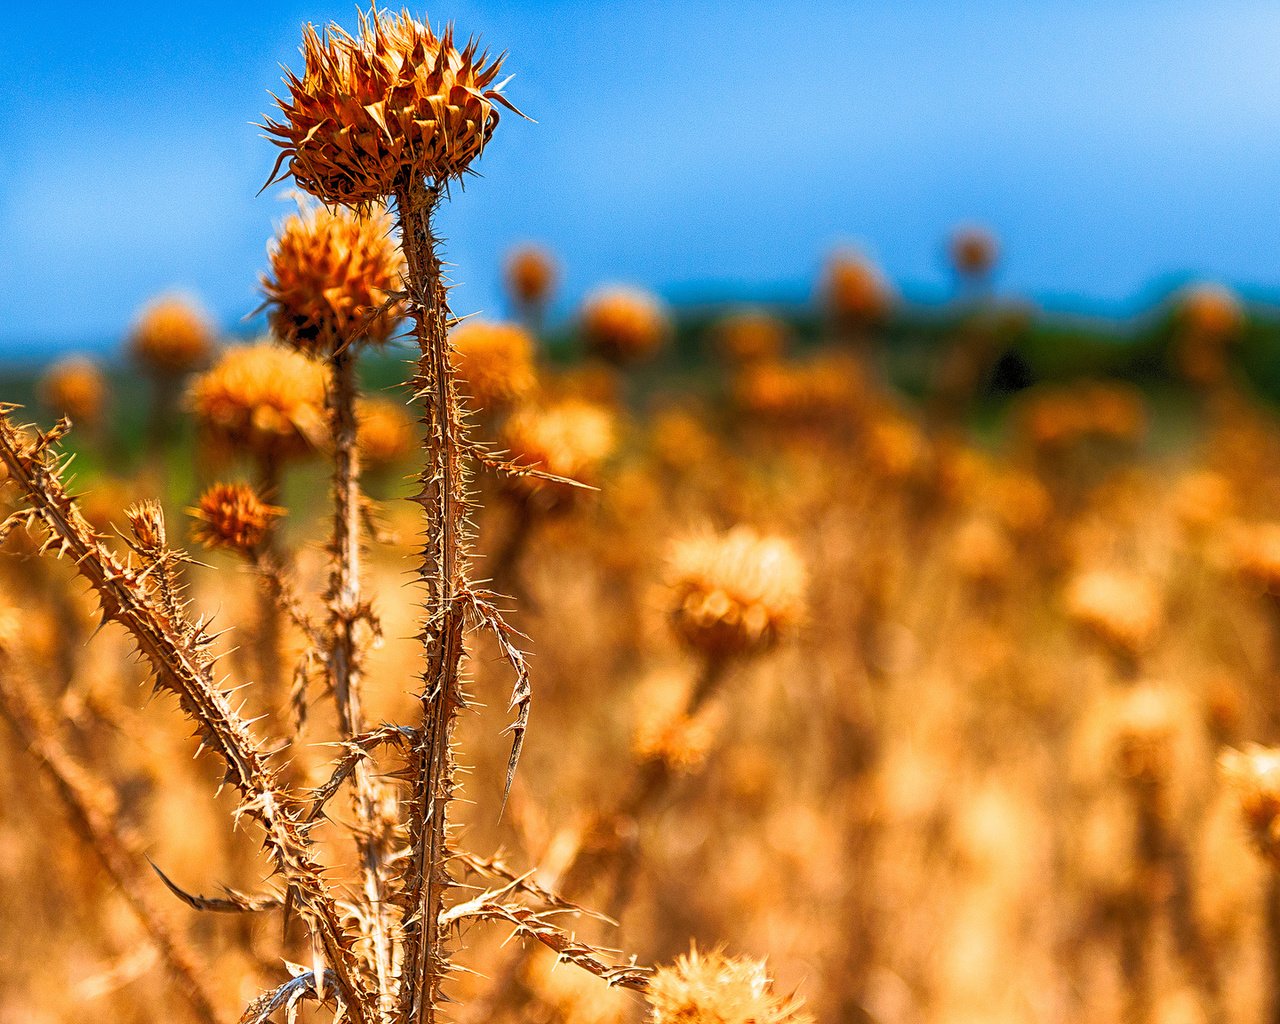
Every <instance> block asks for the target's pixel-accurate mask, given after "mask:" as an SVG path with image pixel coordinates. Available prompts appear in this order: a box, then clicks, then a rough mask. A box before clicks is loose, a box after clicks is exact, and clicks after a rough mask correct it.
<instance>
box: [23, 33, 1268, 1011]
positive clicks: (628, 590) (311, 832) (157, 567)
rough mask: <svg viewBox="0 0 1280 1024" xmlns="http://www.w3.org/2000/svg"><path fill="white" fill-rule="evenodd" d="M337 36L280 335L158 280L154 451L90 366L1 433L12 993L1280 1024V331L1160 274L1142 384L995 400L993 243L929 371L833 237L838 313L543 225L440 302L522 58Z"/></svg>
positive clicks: (323, 39) (289, 229)
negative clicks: (668, 297) (771, 301)
mask: <svg viewBox="0 0 1280 1024" xmlns="http://www.w3.org/2000/svg"><path fill="white" fill-rule="evenodd" d="M303 59H304V61H305V65H306V68H305V73H302V74H300V75H298V76H295V75H292V74H291V75H290V77H289V79H287V80H286V91H287V93H288V98H287V99H284V100H282V101H281V104H280V109H279V110H278V111H276V114H275V116H276V117H277V118H279V120H278V121H273V120H269V121H268V130H269V133H270V134H271V135H272V136H273V137H274V139H275V141H276V142H277V144H278V145H280V147H281V152H282V164H281V166H280V168H279V173H280V174H281V175H286V176H289V177H290V180H291V183H292V184H294V185H296V186H297V187H298V188H300V189H302V190H303V191H304V192H307V193H309V194H310V196H312V197H314V199H315V200H317V201H318V202H316V203H314V204H313V203H311V202H310V201H304V202H302V203H301V204H300V207H299V212H298V213H297V214H295V215H293V216H291V217H290V218H289V219H288V220H286V221H285V223H284V224H282V225H281V227H280V230H279V232H278V234H277V236H276V238H275V239H274V240H273V241H272V243H271V247H270V250H269V256H268V260H267V264H266V265H265V266H264V268H263V281H262V291H263V298H264V300H265V303H266V310H267V314H268V324H269V334H268V335H267V336H264V337H263V338H262V339H259V340H258V341H255V342H254V343H252V344H244V343H232V342H229V341H227V340H225V339H222V338H220V337H219V336H218V332H217V331H216V330H215V329H214V328H213V327H212V326H211V324H210V322H209V321H208V319H207V318H206V317H205V315H204V314H202V313H201V312H200V310H199V308H198V305H197V304H195V303H194V301H193V300H190V299H188V298H184V297H181V296H166V297H161V298H159V299H157V300H156V302H154V303H153V304H151V305H149V306H148V307H147V308H145V309H144V310H141V311H140V312H139V315H138V319H137V321H136V322H135V324H134V325H133V326H132V327H131V329H130V333H129V338H128V341H127V342H126V344H125V346H124V349H123V351H122V352H121V353H120V354H119V355H120V359H121V360H124V361H125V362H126V365H127V366H129V367H130V368H131V369H130V370H129V373H130V374H132V375H135V376H137V377H140V378H143V379H145V381H146V384H147V386H146V391H145V395H146V405H147V408H146V424H145V426H144V428H143V429H142V430H137V429H135V427H136V426H137V422H136V421H137V420H138V419H139V417H138V416H136V415H133V412H134V411H135V410H129V409H125V408H124V404H125V403H123V402H122V400H121V398H122V392H121V389H122V387H123V386H124V385H123V384H122V378H121V374H120V373H119V372H118V371H113V370H111V369H110V368H104V367H103V366H102V365H100V364H98V363H95V362H94V361H93V360H88V359H79V358H77V359H63V360H60V361H58V362H56V363H54V364H52V365H50V366H49V367H47V368H45V369H44V370H43V371H42V373H41V376H40V380H39V382H38V385H37V387H36V389H35V396H36V397H35V402H34V403H33V404H32V406H30V407H27V408H21V409H18V408H14V407H5V409H4V411H3V414H2V415H0V463H2V464H3V468H4V477H5V482H4V484H3V488H2V489H0V500H2V501H3V502H4V510H5V513H6V514H7V516H8V518H7V519H6V520H5V527H4V530H3V546H4V558H3V560H0V717H3V719H4V720H5V721H6V723H7V726H8V728H7V729H6V730H5V731H4V732H3V735H4V740H3V743H0V773H2V778H3V785H2V786H0V793H3V797H2V798H0V950H3V951H4V952H2V953H0V1024H19V1022H21V1024H27V1022H45V1021H50V1022H52V1021H62V1020H81V1019H99V1018H101V1019H109V1020H118V1021H124V1022H130V1021H139V1022H140V1021H157V1020H165V1021H167V1020H197V1021H203V1022H206V1024H210V1022H215V1021H236V1020H240V1021H244V1022H257V1024H264V1022H266V1021H268V1020H273V1021H286V1020H289V1021H292V1020H295V1019H296V1020H308V1021H309V1020H326V1021H328V1020H348V1021H351V1022H353V1024H364V1022H369V1024H383V1022H386V1024H391V1022H396V1024H410V1022H413V1024H417V1022H419V1021H426V1022H434V1021H436V1020H437V1019H439V1020H450V1021H458V1022H461V1024H482V1022H483V1024H489V1022H505V1021H510V1022H535V1024H551V1022H565V1024H614V1022H624V1021H640V1020H652V1021H654V1022H655V1024H802V1022H804V1021H807V1020H809V1019H813V1020H817V1021H822V1022H844V1021H848V1022H864V1021H869V1022H878V1024H909V1022H930V1024H934V1022H936V1024H968V1022H973V1024H977V1022H979V1021H981V1022H984V1024H1004V1022H1008V1024H1014V1022H1055V1024H1056V1022H1062V1024H1074V1022H1086V1021H1087V1022H1100V1021H1115V1022H1126V1024H1128V1022H1151V1024H1155V1022H1168V1024H1174V1022H1179V1024H1181V1022H1188V1024H1191V1022H1223V1024H1226V1022H1231V1024H1236V1022H1253V1021H1257V1022H1263V1021H1275V1020H1280V875H1278V874H1277V871H1280V747H1276V748H1273V747H1272V746H1271V745H1273V744H1280V699H1278V697H1277V694H1276V692H1275V684H1276V681H1277V677H1278V675H1280V485H1278V484H1277V479H1276V477H1275V474H1274V472H1272V467H1274V466H1275V465H1276V464H1277V461H1278V460H1280V422H1277V421H1276V419H1275V417H1274V415H1273V413H1272V411H1271V409H1270V407H1269V405H1268V404H1267V403H1266V402H1265V401H1263V400H1262V399H1260V398H1259V397H1258V395H1257V394H1256V393H1255V391H1254V390H1253V389H1252V387H1251V385H1250V383H1249V382H1248V379H1247V377H1246V375H1245V374H1243V373H1242V372H1241V365H1242V361H1243V360H1244V359H1245V358H1246V355H1247V354H1246V353H1245V352H1244V351H1243V348H1244V346H1243V344H1242V341H1243V340H1244V339H1247V338H1248V337H1250V332H1251V331H1254V330H1255V329H1256V326H1257V325H1256V321H1257V319H1258V316H1257V313H1256V311H1254V310H1250V309H1248V308H1246V307H1245V306H1244V305H1243V304H1241V302H1240V301H1239V300H1238V299H1237V298H1236V297H1235V296H1233V295H1232V294H1231V293H1229V292H1227V291H1226V290H1224V289H1221V288H1217V287H1214V286H1209V285H1201V286H1197V287H1193V288H1189V289H1187V290H1185V291H1184V292H1181V293H1179V294H1178V295H1177V296H1175V298H1174V299H1173V301H1172V302H1171V303H1170V304H1169V306H1168V308H1167V309H1166V310H1164V311H1163V312H1162V316H1163V317H1164V320H1163V321H1162V323H1163V327H1162V330H1164V331H1165V332H1166V334H1165V342H1166V343H1165V344H1164V346H1163V349H1162V359H1163V363H1162V370H1161V373H1162V374H1164V375H1165V377H1162V378H1161V379H1162V381H1163V380H1164V379H1165V378H1167V379H1168V380H1172V381H1176V382H1177V383H1176V385H1164V384H1162V387H1163V388H1165V390H1161V391H1159V394H1158V397H1157V398H1156V399H1154V400H1153V397H1152V396H1153V394H1155V391H1154V390H1153V389H1152V388H1146V389H1145V390H1144V389H1143V388H1140V387H1138V386H1137V385H1136V384H1135V383H1134V382H1133V381H1132V380H1120V379H1116V378H1114V377H1110V378H1109V377H1106V376H1104V375H1094V376H1090V377H1087V378H1080V379H1060V380H1056V381H1054V382H1052V383H1039V384H1033V385H1032V386H1030V387H1026V388H1023V389H1021V390H1019V391H1018V393H1017V394H1016V395H1014V396H1013V397H1012V398H1009V399H1007V400H1004V401H1002V402H1000V403H993V402H992V401H991V400H990V393H991V385H992V380H993V378H994V377H995V376H996V375H997V371H998V368H999V366H1000V365H1002V363H1004V362H1007V359H1008V358H1009V353H1010V352H1011V351H1013V350H1014V349H1016V345H1017V340H1016V339H1018V338H1021V337H1022V336H1023V335H1024V334H1025V332H1026V331H1027V330H1028V329H1029V328H1028V318H1031V319H1034V314H1032V313H1030V312H1028V311H1027V310H1025V309H1022V308H1021V307H1018V308H1015V307H1013V306H1011V305H1009V304H1006V303H1001V302H998V301H997V300H996V299H995V298H994V297H993V293H992V290H991V275H992V273H993V268H994V266H995V264H996V263H997V261H998V260H999V253H998V247H997V242H996V240H995V239H994V238H992V237H991V236H990V235H988V234H987V233H985V232H983V231H981V230H979V229H974V228H969V229H962V230H959V231H957V232H956V233H955V235H954V237H953V242H952V247H951V250H950V255H951V259H952V262H953V269H954V273H955V279H956V295H955V298H954V300H953V303H952V306H951V307H950V310H949V313H948V318H947V320H946V326H945V328H944V329H942V330H941V331H940V338H939V341H938V343H937V344H936V345H934V346H932V347H931V348H930V350H929V355H928V357H927V359H926V360H925V361H924V363H923V366H922V367H921V366H917V367H916V378H917V382H916V386H914V387H912V388H911V389H909V390H910V394H908V393H907V390H904V389H903V388H902V387H901V386H900V383H901V381H900V376H901V375H900V374H899V373H898V372H897V371H898V369H900V364H901V359H900V353H899V352H896V351H895V344H894V339H896V338H898V337H899V333H900V324H901V321H902V318H903V316H904V315H905V314H904V312H903V305H902V303H901V302H900V300H899V299H898V297H897V296H896V295H895V293H894V291H893V288H892V287H891V285H890V284H889V283H888V282H887V281H886V280H885V279H884V278H883V277H882V275H881V274H880V273H879V271H878V270H877V269H876V268H875V267H874V266H873V265H871V264H870V263H868V262H867V261H865V260H864V259H862V258H860V257H858V256H856V255H853V254H849V253H836V254H834V255H832V256H831V257H830V259H829V260H828V261H827V264H826V267H825V270H824V272H823V275H822V277H821V279H820V280H818V281H816V282H815V286H814V300H813V305H812V308H811V309H809V310H806V311H803V316H801V317H800V318H799V320H800V321H802V322H803V323H804V324H805V325H806V327H805V329H804V331H803V332H801V333H804V334H805V337H804V338H803V339H798V338H797V337H796V334H797V323H798V322H799V321H798V320H797V318H796V317H795V316H794V315H793V314H794V312H795V311H784V310H779V309H772V308H767V307H763V306H762V307H759V308H750V309H748V308H743V309H726V310H717V311H716V313H715V315H714V316H710V317H704V321H705V322H703V321H699V323H698V325H697V326H696V327H694V328H691V327H690V326H689V320H688V318H685V317H683V316H682V314H681V311H679V310H671V309H669V308H667V307H666V306H665V305H664V304H663V303H662V302H661V301H660V300H658V299H657V298H656V297H655V296H653V295H650V294H649V293H647V292H645V291H643V290H640V289H636V288H632V287H620V286H613V285H605V286H603V287H601V288H600V289H599V290H598V291H596V292H594V293H592V294H591V295H589V296H588V297H587V298H586V300H584V302H583V303H582V304H581V307H580V308H579V309H577V310H575V311H574V313H573V315H572V316H571V317H570V318H569V320H568V321H567V323H565V324H559V323H553V322H551V321H552V317H551V315H550V311H551V310H553V309H554V308H555V305H554V299H555V294H556V292H555V289H556V284H557V269H558V268H557V264H556V259H555V256H554V254H553V253H550V252H547V251H544V250H541V249H537V248H521V249H518V250H514V251H513V252H512V254H511V257H510V259H509V261H508V262H507V264H506V265H505V266H504V267H503V268H502V272H503V273H504V275H505V280H506V283H507V287H508V294H509V309H508V310H506V311H505V313H506V315H507V317H508V319H506V320H498V319H496V318H490V319H482V318H463V319H461V320H456V319H455V318H454V317H453V315H452V313H451V312H450V311H449V309H448V304H447V282H446V281H445V279H444V276H443V272H442V267H441V260H442V259H443V255H442V251H443V250H442V243H441V242H440V240H439V239H438V238H437V237H436V235H435V234H434V233H433V223H434V222H433V220H432V216H433V213H434V211H435V210H436V209H437V207H438V206H439V204H442V203H445V202H450V201H452V202H466V201H467V197H466V196H465V194H463V193H462V192H461V191H460V190H459V191H458V193H457V194H456V195H453V196H451V195H450V189H449V185H450V183H451V182H456V181H457V180H458V179H459V178H460V176H461V175H462V174H463V173H464V172H465V171H467V170H468V168H469V167H470V165H471V163H472V162H473V161H474V160H476V159H477V158H478V157H479V156H480V155H481V153H482V151H483V148H484V146H485V145H486V144H487V143H488V141H489V137H490V136H491V135H492V134H493V133H494V131H495V129H496V127H497V125H498V121H499V115H501V117H504V118H505V117H513V116H516V115H515V113H514V108H513V107H512V106H511V102H510V101H509V100H507V98H506V97H505V95H504V94H503V93H502V92H501V87H500V86H499V85H497V84H496V83H497V82H498V80H499V77H500V76H499V73H498V72H499V68H498V64H499V63H500V62H492V61H489V59H488V58H487V57H486V56H485V55H483V54H482V53H481V52H479V51H478V50H477V49H475V48H474V47H471V46H465V45H463V44H462V43H461V41H460V40H459V41H456V42H455V41H454V40H453V38H452V37H451V36H450V35H449V34H448V33H441V34H439V35H437V34H436V33H435V32H434V31H432V30H431V29H430V28H428V27H427V26H425V25H424V24H422V23H420V22H416V21H414V20H413V19H412V18H409V17H408V16H393V15H390V14H387V13H385V12H383V13H378V12H373V13H371V14H370V15H368V16H367V17H366V18H365V19H362V22H361V24H360V25H359V26H357V27H356V28H354V29H353V34H352V35H349V36H348V35H346V34H342V33H336V32H330V33H318V32H316V31H314V30H308V31H307V33H306V34H305V35H304V39H303ZM357 99H358V100H359V101H360V102H356V100H357ZM353 140H354V141H353ZM325 204H327V205H325ZM895 325H898V326H895ZM553 336H555V337H558V338H561V339H562V340H564V341H566V342H567V343H566V344H559V345H555V346H552V345H549V344H547V339H548V338H551V337H553ZM677 337H679V339H680V341H681V344H682V345H684V347H685V350H686V354H687V351H696V352H697V359H696V365H695V366H693V367H692V368H691V367H690V365H689V364H688V361H687V360H686V361H685V362H682V363H679V364H677V361H676V360H674V359H673V358H672V356H671V349H672V346H673V344H674V339H675V338H677ZM410 360H416V362H410ZM401 371H403V376H404V377H405V378H406V379H405V380H404V381H403V383H402V384H399V385H397V386H396V387H393V388H390V389H387V388H383V387H382V386H381V385H380V384H376V385H375V384H374V383H373V381H374V380H375V378H376V379H377V380H379V381H380V380H381V379H382V377H383V376H384V375H385V374H387V373H389V372H394V373H400V372H401ZM131 394H132V392H131ZM1170 394H1174V395H1176V398H1170ZM4 397H7V396H2V395H0V398H4ZM63 417H66V418H65V419H64V418H63ZM71 451H74V452H75V453H76V454H77V460H78V462H77V464H75V465H70V466H69V465H67V460H66V458H65V454H64V453H66V452H71ZM79 464H83V465H84V467H85V469H84V471H83V473H81V474H80V475H79V477H78V478H77V477H76V470H77V465H79ZM104 624H105V625H104Z"/></svg>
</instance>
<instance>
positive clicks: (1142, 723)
mask: <svg viewBox="0 0 1280 1024" xmlns="http://www.w3.org/2000/svg"><path fill="white" fill-rule="evenodd" d="M1118 711H1119V714H1118V717H1117V721H1116V731H1115V749H1114V754H1115V758H1116V766H1117V768H1118V769H1119V770H1120V773H1121V774H1122V775H1124V776H1125V777H1126V778H1130V779H1136V780H1139V781H1144V782H1158V781H1161V780H1163V779H1165V778H1167V777H1168V775H1169V772H1170V770H1171V768H1172V763H1171V762H1172V759H1173V750H1172V747H1173V741H1174V736H1175V733H1176V731H1177V714H1176V712H1177V708H1176V705H1175V703H1174V700H1173V698H1172V695H1171V694H1170V693H1169V691H1168V690H1166V689H1164V688H1163V687H1160V686H1156V685H1154V684H1151V683H1144V684H1142V685H1140V686H1136V687H1134V688H1133V689H1131V690H1129V691H1128V692H1127V693H1126V694H1125V697H1124V701H1123V702H1122V704H1121V705H1120V707H1119V709H1118Z"/></svg>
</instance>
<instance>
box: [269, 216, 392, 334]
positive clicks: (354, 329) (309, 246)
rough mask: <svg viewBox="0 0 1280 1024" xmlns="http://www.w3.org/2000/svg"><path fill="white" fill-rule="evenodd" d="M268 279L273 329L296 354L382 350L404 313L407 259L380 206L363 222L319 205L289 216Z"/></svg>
mask: <svg viewBox="0 0 1280 1024" xmlns="http://www.w3.org/2000/svg"><path fill="white" fill-rule="evenodd" d="M268 261H269V263H270V270H269V272H268V273H266V274H264V275H263V277H262V290H263V293H264V294H265V295H266V298H267V302H266V305H267V309H268V311H269V312H268V316H269V320H270V324H271V330H272V331H273V332H274V334H275V335H276V337H278V338H279V339H280V340H281V341H283V342H284V343H285V344H286V345H289V346H290V347H291V348H296V349H298V350H299V351H300V352H305V353H307V354H308V355H313V356H325V355H328V354H330V353H332V352H336V351H338V350H340V349H341V348H342V347H344V346H345V345H348V344H351V343H353V342H358V341H365V342H370V343H372V344H381V343H382V342H384V341H386V340H387V339H388V338H389V337H390V336H391V334H392V332H393V331H394V330H395V327H396V323H397V321H398V320H399V318H400V317H401V316H403V314H404V310H403V306H402V305H401V304H399V303H394V302H393V303H391V304H390V305H388V297H389V296H390V295H391V294H392V293H394V292H396V291H398V290H399V288H400V286H401V280H400V275H401V272H402V270H403V267H404V257H403V256H402V255H401V254H400V248H399V246H397V245H396V240H395V238H394V237H392V234H391V218H390V217H389V216H388V215H387V213H386V211H385V210H384V209H382V208H380V207H378V208H374V209H372V210H370V212H369V213H368V214H367V215H365V216H361V215H360V214H357V213H352V212H350V211H348V210H344V209H342V208H338V209H335V210H329V209H325V208H324V207H322V206H314V207H312V208H311V209H302V210H300V211H299V212H298V213H296V214H293V215H292V216H290V217H289V218H288V219H287V220H286V221H285V222H284V224H283V226H282V227H281V228H280V231H279V233H278V234H277V235H276V237H275V239H274V240H273V241H272V243H271V246H270V249H269V250H268Z"/></svg>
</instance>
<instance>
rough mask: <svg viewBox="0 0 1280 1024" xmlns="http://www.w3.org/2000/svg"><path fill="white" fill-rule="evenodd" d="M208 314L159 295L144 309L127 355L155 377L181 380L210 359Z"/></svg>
mask: <svg viewBox="0 0 1280 1024" xmlns="http://www.w3.org/2000/svg"><path fill="white" fill-rule="evenodd" d="M213 347H214V331H213V325H212V324H211V323H210V321H209V317H208V314H207V313H205V312H204V310H203V309H201V308H200V306H199V305H197V304H196V302H195V301H194V300H192V299H188V298H185V297H183V296H181V295H163V296H161V297H160V298H158V299H156V300H155V301H153V302H151V303H149V304H148V305H146V306H144V307H143V309H142V312H141V313H139V314H138V319H137V321H136V322H135V323H134V325H133V330H132V332H131V333H130V335H129V355H130V356H131V357H132V358H133V359H134V360H135V361H136V362H137V363H138V365H140V366H141V367H142V368H143V369H145V370H146V371H147V372H148V373H150V374H151V375H152V376H155V377H181V376H183V375H184V374H188V373H190V372H191V371H192V370H196V369H199V368H200V367H201V366H203V365H204V364H205V363H207V362H208V361H209V359H210V357H211V356H212V355H213Z"/></svg>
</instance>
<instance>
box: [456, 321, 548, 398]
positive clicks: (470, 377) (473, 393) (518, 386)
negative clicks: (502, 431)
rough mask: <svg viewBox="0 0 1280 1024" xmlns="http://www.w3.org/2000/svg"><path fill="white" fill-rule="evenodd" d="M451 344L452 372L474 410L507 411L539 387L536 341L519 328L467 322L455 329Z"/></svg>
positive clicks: (514, 325)
mask: <svg viewBox="0 0 1280 1024" xmlns="http://www.w3.org/2000/svg"><path fill="white" fill-rule="evenodd" d="M449 342H450V344H451V345H452V348H453V353H452V359H453V368H454V369H455V370H456V371H457V373H458V377H459V378H460V386H461V388H462V392H463V394H465V395H466V396H467V398H468V399H469V401H468V403H467V404H468V405H470V406H471V407H472V408H474V409H478V410H481V411H486V412H489V411H496V410H499V409H504V408H507V407H508V406H511V405H513V404H514V403H516V402H519V401H520V400H521V399H522V398H525V397H526V396H528V395H529V393H530V392H532V391H533V389H534V388H535V387H536V386H537V383H538V378H537V372H536V370H535V369H534V361H533V338H532V337H531V336H530V334H529V332H528V331H526V330H525V329H524V328H523V327H521V326H520V325H519V324H510V323H490V322H486V321H483V320H467V321H464V322H463V323H461V324H459V325H458V326H457V327H455V328H454V329H453V331H452V332H451V333H450V335H449Z"/></svg>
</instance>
